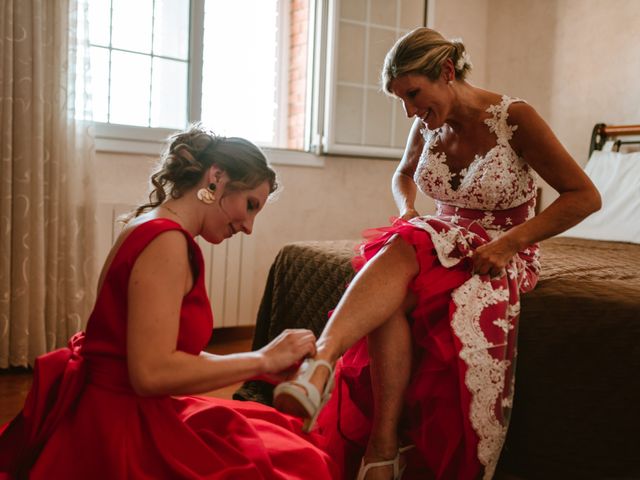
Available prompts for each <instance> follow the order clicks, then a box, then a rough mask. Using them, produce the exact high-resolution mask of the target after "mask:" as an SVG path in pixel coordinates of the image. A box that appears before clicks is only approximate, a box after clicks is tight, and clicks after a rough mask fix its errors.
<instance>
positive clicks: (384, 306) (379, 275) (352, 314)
mask: <svg viewBox="0 0 640 480" xmlns="http://www.w3.org/2000/svg"><path fill="white" fill-rule="evenodd" d="M418 272H419V266H418V261H417V259H416V254H415V251H414V249H413V247H412V246H411V245H409V244H408V243H407V242H405V241H404V240H403V239H401V238H400V237H396V238H394V239H393V240H391V241H390V242H389V243H388V244H387V245H386V246H385V247H383V248H382V249H381V250H380V252H379V253H378V254H377V255H376V256H375V257H374V258H373V259H371V260H370V261H369V262H368V263H367V265H366V266H365V267H364V268H363V269H362V270H361V271H360V272H359V273H358V274H357V275H356V277H355V278H354V279H353V281H352V282H351V284H350V285H349V288H348V289H347V291H346V292H345V294H344V295H343V297H342V299H341V300H340V303H338V306H337V307H336V309H335V311H334V313H333V315H332V317H331V319H330V320H329V322H328V323H327V326H326V327H325V329H324V331H323V332H322V335H321V336H320V338H319V339H318V342H317V347H318V351H317V355H316V356H315V359H317V360H325V361H327V362H329V363H330V364H333V363H335V361H336V360H337V359H338V358H339V357H340V356H341V355H342V354H343V353H344V352H345V351H346V350H347V349H348V348H349V347H351V346H352V345H353V344H354V343H355V342H357V341H358V340H359V339H361V338H362V337H364V336H366V335H369V334H370V333H371V332H373V331H375V330H376V329H378V328H380V327H382V326H383V324H385V322H388V321H392V323H393V324H396V325H397V323H399V319H398V318H396V317H397V316H398V312H399V311H401V310H402V307H403V304H404V302H405V301H406V299H407V287H408V285H409V283H410V282H411V280H412V279H413V278H414V277H415V276H416V275H417V274H418ZM405 324H406V320H405ZM406 328H407V326H406V325H405V326H404V327H403V329H404V330H402V329H401V330H400V332H401V334H400V335H398V337H399V338H397V339H396V332H394V331H393V330H394V329H393V327H392V326H390V327H389V328H388V330H381V332H382V333H381V334H380V335H378V336H377V337H376V338H380V339H381V340H380V341H381V342H383V341H387V339H386V337H390V338H389V339H388V341H389V342H394V341H404V340H403V337H402V336H403V335H407V333H406V332H405V333H403V332H404V331H406ZM384 332H386V333H384ZM374 341H375V340H374ZM393 348H394V347H393V346H390V347H389V349H393ZM405 351H408V350H405ZM396 352H397V350H396ZM374 361H375V360H374ZM380 361H382V362H383V363H384V362H385V361H386V360H382V359H381V360H379V361H378V362H380ZM407 361H409V360H407ZM383 374H384V373H383ZM328 375H329V372H328V371H327V369H325V368H318V369H316V371H315V373H314V374H313V376H312V377H311V378H310V382H311V383H312V384H313V385H314V386H315V387H316V388H317V389H318V390H319V391H322V390H323V387H324V385H325V384H326V382H327V379H328ZM393 376H394V375H391V377H393ZM285 411H288V412H289V413H294V412H295V408H286V409H285ZM383 418H384V417H383ZM396 424H397V420H396Z"/></svg>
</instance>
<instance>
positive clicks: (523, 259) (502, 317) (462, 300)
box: [410, 209, 540, 479]
mask: <svg viewBox="0 0 640 480" xmlns="http://www.w3.org/2000/svg"><path fill="white" fill-rule="evenodd" d="M455 211H458V209H455ZM496 215H497V214H496ZM456 217H457V214H453V215H444V216H435V217H431V216H427V217H417V218H414V219H412V220H411V221H410V223H412V224H413V225H415V226H416V227H419V228H422V229H424V230H425V231H427V232H428V233H429V235H430V237H431V240H432V242H433V246H434V249H435V251H436V254H437V256H438V260H439V261H440V263H441V264H442V265H443V266H445V267H447V268H451V267H453V266H455V265H457V264H458V263H459V262H460V261H461V260H462V259H464V258H466V257H469V256H471V255H472V254H473V251H474V250H475V248H477V247H478V246H479V245H481V244H483V243H484V242H485V241H486V240H482V239H481V238H480V237H479V236H478V235H477V234H476V233H474V232H472V231H470V230H469V228H468V226H469V220H468V219H465V218H460V217H458V218H456ZM454 219H456V220H457V221H459V222H461V224H464V225H466V227H465V226H463V225H457V224H456V223H454V222H453V220H454ZM482 220H484V221H482ZM494 220H495V218H494V215H493V214H491V212H485V214H484V215H483V218H481V220H480V221H479V222H478V223H480V224H481V225H483V224H485V225H487V226H491V225H492V221H494ZM518 223H519V222H518ZM483 226H484V225H483ZM493 227H494V228H496V226H495V225H493ZM539 271H540V264H539V261H538V248H537V246H531V247H529V248H527V249H525V250H523V251H522V252H520V253H519V254H518V255H515V256H514V257H513V258H512V259H511V261H510V262H509V264H508V265H507V266H506V268H505V270H504V272H503V274H502V275H501V276H500V277H497V278H493V279H488V278H487V277H480V276H478V275H474V276H472V277H471V278H470V279H469V280H467V281H466V282H465V283H463V284H462V285H461V286H460V287H458V288H457V289H456V290H454V292H453V294H452V300H453V302H454V304H455V306H456V309H455V312H454V313H453V316H452V318H451V328H452V330H453V333H454V335H455V336H456V337H457V338H458V339H459V340H460V343H461V345H462V348H461V350H460V354H459V355H460V359H461V361H463V362H464V363H465V365H466V367H467V370H466V374H465V377H464V384H465V386H466V387H467V389H468V390H469V393H470V394H471V395H470V397H471V402H470V405H469V422H470V423H471V426H472V428H473V430H474V431H475V432H476V434H477V436H478V451H477V456H478V460H479V461H480V463H481V464H482V465H483V466H484V478H485V479H490V478H491V477H492V476H493V473H494V472H495V468H496V465H497V463H498V459H499V457H500V451H501V450H502V446H503V444H504V441H505V437H506V433H507V428H508V424H509V417H510V411H511V407H512V405H513V387H514V382H515V375H514V373H515V370H514V362H515V356H516V342H517V336H516V335H517V328H516V326H517V321H518V317H519V314H520V292H526V291H528V290H531V289H532V288H533V287H534V286H535V283H536V281H537V277H538V274H539Z"/></svg>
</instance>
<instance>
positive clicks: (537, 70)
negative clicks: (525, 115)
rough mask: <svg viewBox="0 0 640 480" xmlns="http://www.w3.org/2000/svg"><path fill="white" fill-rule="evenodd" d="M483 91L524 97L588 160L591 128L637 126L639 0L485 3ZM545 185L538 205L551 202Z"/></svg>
mask: <svg viewBox="0 0 640 480" xmlns="http://www.w3.org/2000/svg"><path fill="white" fill-rule="evenodd" d="M489 11H490V13H489V20H488V30H487V63H486V80H487V83H486V88H488V89H490V90H495V91H498V92H501V93H506V94H509V95H513V96H518V97H521V98H524V99H526V100H527V101H528V102H529V103H531V104H532V105H533V106H534V107H535V108H536V109H537V110H538V112H540V114H541V115H542V116H543V118H545V120H546V121H547V122H548V123H549V125H550V126H551V128H552V129H553V130H554V132H555V133H556V135H557V136H558V138H559V139H560V141H561V142H562V143H563V145H564V146H565V147H566V148H567V150H568V151H569V153H570V154H571V155H572V156H573V157H574V158H575V159H576V160H577V161H578V162H579V163H580V164H581V165H584V164H585V163H586V161H587V160H588V158H587V157H588V153H589V140H590V138H591V130H592V128H593V126H594V125H595V124H596V123H599V122H604V123H610V124H633V123H640V87H638V85H640V2H639V1H637V0H609V1H606V2H603V1H600V0H554V1H551V0H518V1H517V2H514V1H512V0H489ZM555 197H556V194H555V192H554V191H553V190H552V189H551V188H550V187H548V186H545V189H544V192H543V202H542V205H543V207H544V206H546V205H548V204H549V203H550V202H551V201H553V199H555Z"/></svg>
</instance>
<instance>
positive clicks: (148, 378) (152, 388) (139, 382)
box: [129, 364, 163, 397]
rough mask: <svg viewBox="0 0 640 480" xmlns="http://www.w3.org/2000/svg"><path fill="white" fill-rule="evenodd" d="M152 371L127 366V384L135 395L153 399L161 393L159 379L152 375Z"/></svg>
mask: <svg viewBox="0 0 640 480" xmlns="http://www.w3.org/2000/svg"><path fill="white" fill-rule="evenodd" d="M153 371H154V370H153V369H151V368H144V367H143V366H140V365H138V366H132V365H131V364H129V383H130V384H131V388H132V389H133V391H134V392H135V393H136V395H139V396H141V397H154V396H157V395H161V394H162V393H163V392H162V389H161V387H160V382H159V379H158V378H157V375H154V374H153Z"/></svg>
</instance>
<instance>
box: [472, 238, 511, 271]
mask: <svg viewBox="0 0 640 480" xmlns="http://www.w3.org/2000/svg"><path fill="white" fill-rule="evenodd" d="M518 250H519V249H518V247H517V246H516V245H515V244H514V243H513V242H511V241H509V239H508V237H507V236H502V237H499V238H496V239H495V240H492V241H491V242H489V243H487V244H485V245H482V246H481V247H478V248H477V249H476V251H475V252H474V253H473V257H472V260H473V273H477V274H478V275H490V276H492V277H497V276H499V275H500V274H501V272H502V271H503V269H504V268H505V267H506V266H507V264H508V263H509V260H511V258H513V256H514V255H515V254H517V253H518Z"/></svg>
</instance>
